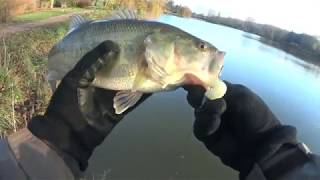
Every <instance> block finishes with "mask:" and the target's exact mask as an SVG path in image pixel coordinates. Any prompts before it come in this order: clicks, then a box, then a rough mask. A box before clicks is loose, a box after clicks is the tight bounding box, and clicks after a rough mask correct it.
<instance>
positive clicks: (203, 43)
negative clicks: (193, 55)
mask: <svg viewBox="0 0 320 180" xmlns="http://www.w3.org/2000/svg"><path fill="white" fill-rule="evenodd" d="M198 47H199V49H200V50H202V51H205V50H206V49H207V48H208V46H207V44H206V43H205V42H203V41H201V42H200V43H199V45H198Z"/></svg>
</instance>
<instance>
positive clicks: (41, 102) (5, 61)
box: [0, 23, 67, 136]
mask: <svg viewBox="0 0 320 180" xmlns="http://www.w3.org/2000/svg"><path fill="white" fill-rule="evenodd" d="M66 31H67V24H66V23H63V24H58V25H56V26H54V27H46V28H38V29H34V30H32V31H27V32H23V33H19V34H16V35H12V36H10V37H9V38H7V39H1V42H0V106H1V109H0V117H1V121H0V135H1V136H4V135H6V134H8V133H10V132H11V131H12V130H16V129H18V128H20V127H22V126H24V125H25V124H26V122H27V121H28V120H29V119H30V118H31V116H33V115H34V113H41V112H43V111H44V107H45V106H46V104H47V102H48V99H49V96H50V90H49V88H48V84H47V82H46V80H45V72H46V63H47V54H48V51H49V50H50V49H51V47H52V46H53V44H54V43H55V42H57V41H58V40H59V39H60V38H61V37H62V36H63V35H64V34H65V32H66Z"/></svg>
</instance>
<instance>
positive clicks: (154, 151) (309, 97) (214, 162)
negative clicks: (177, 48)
mask: <svg viewBox="0 0 320 180" xmlns="http://www.w3.org/2000/svg"><path fill="white" fill-rule="evenodd" d="M159 21H161V22H165V23H169V24H173V25H175V26H178V27H180V28H182V29H184V30H186V31H188V32H190V33H193V34H194V35H196V36H199V37H200V38H203V39H205V40H207V41H209V42H211V43H212V44H214V45H215V46H216V47H218V48H219V49H221V50H224V51H226V52H227V55H226V58H225V66H224V71H223V73H222V78H223V79H225V80H228V81H230V82H232V83H241V84H244V85H246V86H248V87H249V88H251V89H252V90H253V91H254V92H256V93H257V94H258V95H259V96H261V97H262V99H263V100H264V101H265V102H266V103H267V104H268V105H269V106H270V108H271V109H272V111H273V112H274V113H275V115H276V116H277V117H278V118H279V119H280V120H281V121H282V122H283V123H285V124H290V125H294V126H296V127H297V128H298V131H299V139H300V140H301V141H303V142H305V143H306V144H307V145H309V146H310V147H311V149H312V150H313V151H314V152H317V153H320V143H318V142H319V140H318V139H319V138H320V111H319V109H320V93H319V92H320V81H319V80H320V79H319V71H320V70H319V67H316V66H314V65H311V64H309V63H306V62H303V61H302V60H300V59H297V58H295V57H293V56H291V55H288V54H286V53H284V52H283V51H281V50H278V49H276V48H273V47H270V46H267V45H265V44H262V43H260V42H258V41H256V40H253V39H249V38H247V37H244V36H243V32H241V31H239V30H235V29H231V28H227V27H223V26H218V25H214V24H209V23H206V22H202V21H198V20H194V19H182V18H178V17H174V16H163V17H161V18H160V20H159ZM192 123H193V110H192V109H191V108H190V107H189V106H188V105H187V103H186V100H185V92H184V91H183V90H177V91H175V92H170V93H160V94H156V95H154V96H153V97H151V98H150V99H148V100H147V102H145V103H144V104H143V105H142V106H140V107H139V108H138V109H137V110H135V111H134V112H133V113H131V114H130V115H129V116H127V117H126V119H125V120H124V121H123V122H122V123H120V125H119V126H117V127H116V129H115V130H114V131H113V132H112V134H111V136H110V137H108V138H107V140H106V141H105V142H104V143H103V144H102V145H101V146H100V147H99V149H98V150H97V151H96V152H95V153H94V156H93V157H92V158H91V166H89V169H88V171H87V174H88V176H89V177H92V176H96V177H97V176H98V175H103V174H105V176H106V177H107V178H108V179H224V180H229V179H230V180H231V179H237V173H236V172H235V171H233V170H231V169H230V168H228V167H225V166H223V165H222V164H221V162H220V161H219V160H218V159H217V158H216V157H215V156H213V155H212V154H211V153H209V152H208V151H207V150H206V149H205V147H204V146H203V145H202V144H201V143H199V142H198V141H197V140H196V139H195V138H194V137H193V135H192Z"/></svg>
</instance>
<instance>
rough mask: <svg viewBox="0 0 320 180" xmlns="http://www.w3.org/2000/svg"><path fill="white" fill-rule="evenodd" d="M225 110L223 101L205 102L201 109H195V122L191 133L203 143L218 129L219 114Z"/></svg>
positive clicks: (219, 122)
mask: <svg viewBox="0 0 320 180" xmlns="http://www.w3.org/2000/svg"><path fill="white" fill-rule="evenodd" d="M225 110H226V103H225V101H224V100H223V99H218V100H214V101H208V102H206V103H205V104H204V105H203V106H202V107H201V108H199V109H196V111H195V116H196V120H195V122H194V125H193V128H194V129H193V132H194V135H195V136H196V138H197V139H199V140H200V141H205V140H206V138H207V137H209V136H211V135H212V134H214V133H215V132H216V131H217V130H218V129H219V127H220V124H221V114H222V113H223V112H224V111H225Z"/></svg>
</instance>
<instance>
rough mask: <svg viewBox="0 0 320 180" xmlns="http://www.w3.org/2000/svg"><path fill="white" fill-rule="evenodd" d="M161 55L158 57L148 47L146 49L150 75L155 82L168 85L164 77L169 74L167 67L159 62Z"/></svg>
mask: <svg viewBox="0 0 320 180" xmlns="http://www.w3.org/2000/svg"><path fill="white" fill-rule="evenodd" d="M159 58H160V57H157V56H156V55H155V54H153V53H152V52H151V51H150V50H149V49H148V48H147V49H146V51H145V59H146V61H147V64H148V69H149V76H150V78H151V79H153V80H154V81H155V82H158V83H159V84H161V86H162V87H163V86H166V82H165V81H164V79H165V78H166V77H167V76H168V75H169V74H168V73H167V72H166V70H165V68H164V67H162V66H161V65H160V64H159V63H158V62H160V61H159V60H157V59H159Z"/></svg>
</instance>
